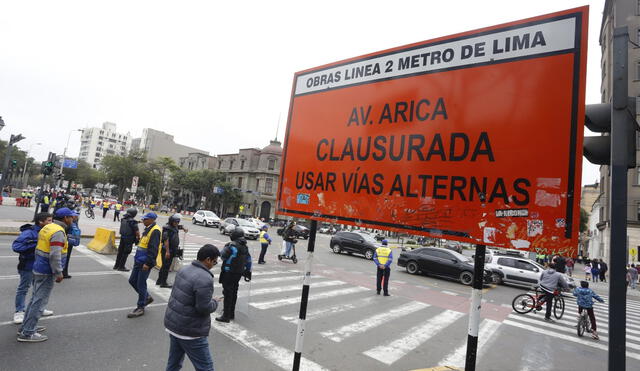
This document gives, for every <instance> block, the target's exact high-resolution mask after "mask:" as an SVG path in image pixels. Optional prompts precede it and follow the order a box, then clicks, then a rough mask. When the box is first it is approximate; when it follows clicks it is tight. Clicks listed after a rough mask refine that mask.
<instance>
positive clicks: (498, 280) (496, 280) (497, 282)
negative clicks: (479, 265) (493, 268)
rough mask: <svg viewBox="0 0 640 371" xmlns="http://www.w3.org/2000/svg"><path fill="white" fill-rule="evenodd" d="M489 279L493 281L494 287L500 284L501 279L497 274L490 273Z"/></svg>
mask: <svg viewBox="0 0 640 371" xmlns="http://www.w3.org/2000/svg"><path fill="white" fill-rule="evenodd" d="M491 278H492V279H493V283H495V284H496V285H500V284H502V277H500V275H499V274H498V273H495V272H494V273H491Z"/></svg>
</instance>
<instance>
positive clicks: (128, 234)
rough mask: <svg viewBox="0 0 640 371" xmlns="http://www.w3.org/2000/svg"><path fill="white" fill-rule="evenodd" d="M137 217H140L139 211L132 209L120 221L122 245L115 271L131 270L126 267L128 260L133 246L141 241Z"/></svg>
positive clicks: (119, 246)
mask: <svg viewBox="0 0 640 371" xmlns="http://www.w3.org/2000/svg"><path fill="white" fill-rule="evenodd" d="M136 215H138V209H136V208H135V207H130V208H128V209H127V211H126V212H125V213H124V215H123V216H122V220H121V221H120V244H119V245H118V255H117V256H116V263H115V265H114V266H113V269H116V270H119V271H121V272H129V269H128V268H127V267H126V266H125V264H126V263H127V258H128V257H129V254H130V253H131V250H132V249H133V244H134V243H135V244H137V243H138V241H140V229H139V228H138V221H137V220H135V219H134V218H135V217H136Z"/></svg>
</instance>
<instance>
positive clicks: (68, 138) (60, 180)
mask: <svg viewBox="0 0 640 371" xmlns="http://www.w3.org/2000/svg"><path fill="white" fill-rule="evenodd" d="M74 131H82V129H74V130H71V131H70V132H69V135H68V136H67V145H66V146H65V147H64V151H63V152H62V163H61V164H60V172H59V173H58V176H59V178H60V179H59V180H58V188H61V187H62V170H63V169H64V161H65V159H66V156H67V148H68V147H69V140H71V134H73V132H74Z"/></svg>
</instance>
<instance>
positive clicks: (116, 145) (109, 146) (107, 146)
mask: <svg viewBox="0 0 640 371" xmlns="http://www.w3.org/2000/svg"><path fill="white" fill-rule="evenodd" d="M130 147H131V134H129V133H126V134H123V133H118V132H117V131H116V124H114V123H112V122H105V123H103V124H102V127H100V128H87V129H83V130H82V136H81V137H80V154H79V156H78V159H79V160H83V161H86V162H87V163H89V165H91V166H92V167H93V168H96V169H97V168H99V167H100V162H101V161H102V159H103V158H104V157H105V156H109V155H112V156H126V155H127V153H128V152H129V149H130Z"/></svg>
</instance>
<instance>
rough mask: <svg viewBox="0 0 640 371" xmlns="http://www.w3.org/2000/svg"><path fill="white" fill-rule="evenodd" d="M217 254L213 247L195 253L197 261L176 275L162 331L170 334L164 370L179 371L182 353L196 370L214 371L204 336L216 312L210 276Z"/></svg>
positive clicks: (207, 246)
mask: <svg viewBox="0 0 640 371" xmlns="http://www.w3.org/2000/svg"><path fill="white" fill-rule="evenodd" d="M219 256H220V252H219V251H218V248H216V247H215V246H213V245H204V246H202V247H201V248H200V250H199V251H198V257H197V258H198V260H194V261H193V262H192V263H191V264H190V265H188V266H185V267H183V268H182V269H181V270H180V271H179V272H178V274H177V275H176V280H175V283H174V286H175V287H174V289H173V290H171V297H170V298H169V304H168V305H167V310H166V312H165V314H164V327H165V329H166V331H167V332H168V333H169V339H170V346H169V359H168V360H167V370H180V369H181V368H182V362H183V361H184V355H185V353H186V354H187V355H188V356H189V359H190V360H191V363H193V367H194V368H195V369H196V370H211V371H213V358H212V357H211V353H210V352H209V342H208V340H207V336H208V335H209V330H210V329H211V313H213V312H215V310H216V308H218V301H216V299H214V298H213V274H212V273H211V272H210V270H211V269H212V268H213V266H215V265H216V263H217V262H218V257H219Z"/></svg>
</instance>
